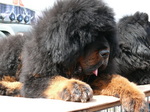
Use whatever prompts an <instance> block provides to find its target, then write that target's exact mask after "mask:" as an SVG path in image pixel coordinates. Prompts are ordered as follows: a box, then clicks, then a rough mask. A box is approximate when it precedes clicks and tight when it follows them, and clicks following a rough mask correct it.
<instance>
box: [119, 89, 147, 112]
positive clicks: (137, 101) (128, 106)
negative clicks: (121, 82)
mask: <svg viewBox="0 0 150 112" xmlns="http://www.w3.org/2000/svg"><path fill="white" fill-rule="evenodd" d="M121 103H122V106H123V108H124V109H125V110H126V111H127V112H148V110H147V106H146V101H145V95H144V93H142V92H140V91H139V92H135V93H134V92H133V93H130V92H129V93H124V95H123V96H122V98H121Z"/></svg>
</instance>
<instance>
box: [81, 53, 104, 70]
mask: <svg viewBox="0 0 150 112" xmlns="http://www.w3.org/2000/svg"><path fill="white" fill-rule="evenodd" d="M100 60H102V57H100V55H99V52H98V51H96V52H93V53H92V54H91V55H89V56H87V57H81V58H80V59H79V62H80V64H81V67H82V68H88V67H89V66H93V65H95V64H97V62H99V61H100Z"/></svg>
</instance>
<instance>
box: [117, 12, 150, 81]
mask: <svg viewBox="0 0 150 112" xmlns="http://www.w3.org/2000/svg"><path fill="white" fill-rule="evenodd" d="M118 37H119V46H120V48H121V54H120V57H119V58H117V59H116V64H117V66H118V67H117V68H118V69H117V73H119V74H121V75H122V76H124V77H126V78H128V79H129V80H130V81H133V82H135V83H137V84H148V83H150V22H149V21H148V15H147V14H146V13H140V12H136V13H135V14H134V15H131V16H126V17H123V18H122V19H120V21H119V23H118Z"/></svg>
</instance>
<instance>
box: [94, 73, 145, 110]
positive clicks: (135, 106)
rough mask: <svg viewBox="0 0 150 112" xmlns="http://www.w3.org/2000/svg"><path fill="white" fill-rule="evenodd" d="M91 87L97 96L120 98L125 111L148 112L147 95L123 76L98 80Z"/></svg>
mask: <svg viewBox="0 0 150 112" xmlns="http://www.w3.org/2000/svg"><path fill="white" fill-rule="evenodd" d="M91 86H92V88H93V92H94V94H96V95H109V96H115V97H119V98H120V101H121V103H122V105H123V107H124V109H125V110H126V111H128V112H147V108H146V105H145V100H144V99H145V94H144V93H143V92H142V91H140V90H139V89H138V87H137V86H136V85H135V84H134V83H131V82H129V81H128V80H127V79H126V78H124V77H122V76H119V75H112V76H109V78H108V77H107V78H104V79H101V78H97V79H96V80H95V81H94V82H93V83H92V84H91Z"/></svg>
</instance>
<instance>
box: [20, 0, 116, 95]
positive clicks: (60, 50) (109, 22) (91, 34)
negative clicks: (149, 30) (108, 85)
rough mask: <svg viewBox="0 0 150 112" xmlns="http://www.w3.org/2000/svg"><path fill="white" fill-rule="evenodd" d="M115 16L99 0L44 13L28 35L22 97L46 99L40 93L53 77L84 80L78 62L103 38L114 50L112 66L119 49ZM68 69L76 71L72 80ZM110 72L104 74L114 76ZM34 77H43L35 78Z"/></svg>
mask: <svg viewBox="0 0 150 112" xmlns="http://www.w3.org/2000/svg"><path fill="white" fill-rule="evenodd" d="M113 16H114V14H113V12H112V10H111V9H110V8H108V7H107V6H105V4H103V3H102V2H101V1H98V0H92V1H91V0H71V1H69V0H66V1H59V2H57V4H55V5H54V7H53V8H52V9H51V10H47V11H45V12H43V17H42V19H40V20H39V21H38V22H37V24H36V25H35V26H34V28H33V29H34V30H33V31H32V32H31V34H29V35H28V36H29V37H31V38H32V39H31V40H30V41H27V42H26V44H25V46H24V49H23V53H22V54H23V55H22V57H23V68H22V73H21V76H20V81H21V82H23V84H24V86H23V89H22V91H21V94H22V95H23V96H26V97H43V96H41V93H42V92H43V91H44V89H45V88H47V86H48V82H49V80H50V79H51V77H53V76H56V75H62V76H64V77H67V78H71V77H76V75H78V76H79V77H81V76H82V75H83V74H84V72H83V71H79V70H78V63H77V60H78V58H79V57H80V56H83V55H85V53H87V49H88V52H90V49H91V50H92V49H95V48H89V47H88V45H89V44H91V43H95V44H96V43H99V42H101V41H102V40H103V38H105V39H106V41H107V42H108V43H109V46H110V48H111V54H110V55H111V57H110V62H111V60H112V59H113V56H115V55H116V52H115V51H117V47H118V46H117V39H116V24H115V21H114V17H113ZM102 43H103V42H102ZM99 46H101V45H99ZM110 64H112V63H110ZM68 68H74V71H73V72H72V73H71V77H70V76H68V75H67V74H66V73H67V72H68ZM109 69H111V68H109V66H108V68H107V69H106V71H105V70H104V71H103V72H111V70H109ZM34 74H40V77H38V78H35V77H34V76H33V75H34ZM93 76H94V75H93ZM85 80H86V79H85ZM33 87H34V88H33Z"/></svg>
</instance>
